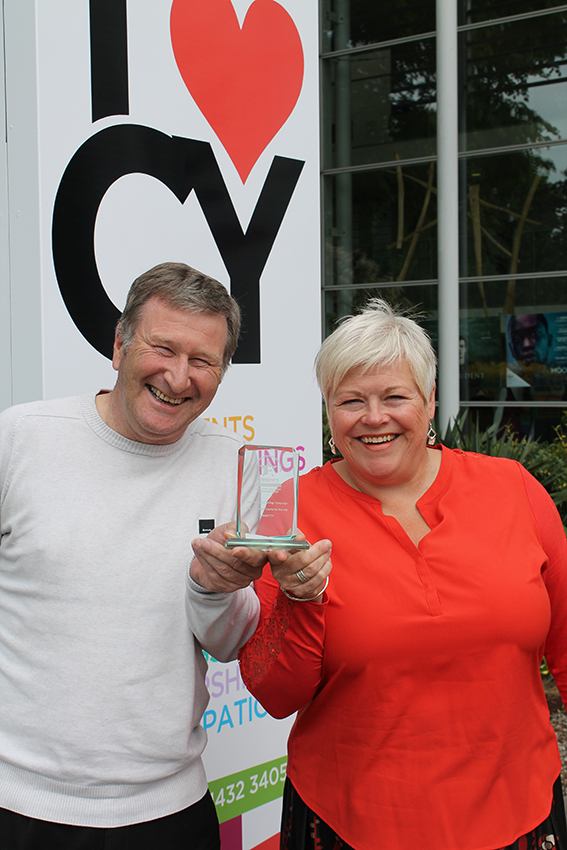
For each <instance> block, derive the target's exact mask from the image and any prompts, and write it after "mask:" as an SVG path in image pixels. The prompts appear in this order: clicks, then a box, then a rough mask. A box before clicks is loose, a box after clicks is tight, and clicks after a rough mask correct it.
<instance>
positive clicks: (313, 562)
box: [268, 532, 333, 602]
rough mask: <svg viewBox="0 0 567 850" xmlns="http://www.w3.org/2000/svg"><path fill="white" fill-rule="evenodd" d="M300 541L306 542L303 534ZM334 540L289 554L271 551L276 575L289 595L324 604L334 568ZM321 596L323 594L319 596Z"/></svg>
mask: <svg viewBox="0 0 567 850" xmlns="http://www.w3.org/2000/svg"><path fill="white" fill-rule="evenodd" d="M297 537H298V539H300V540H305V537H304V535H303V534H301V532H299V533H298V535H297ZM331 548H332V543H331V541H330V540H319V541H318V542H317V543H314V544H313V546H310V547H309V549H302V550H300V551H298V552H289V551H288V552H286V551H283V550H281V549H273V550H272V551H270V552H268V559H269V561H270V566H271V568H272V575H273V576H274V578H275V580H276V581H277V582H278V584H279V586H280V587H281V589H282V590H283V591H285V592H286V593H287V594H289V596H294V597H296V598H297V599H302V600H305V601H308V600H309V599H313V601H314V602H322V600H323V594H322V592H321V591H323V589H324V588H325V583H326V581H327V578H328V576H329V573H330V572H331V569H332V567H333V565H332V563H331ZM319 594H320V595H319Z"/></svg>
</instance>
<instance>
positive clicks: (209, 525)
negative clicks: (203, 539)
mask: <svg viewBox="0 0 567 850" xmlns="http://www.w3.org/2000/svg"><path fill="white" fill-rule="evenodd" d="M214 527H215V521H214V519H200V520H199V534H208V533H209V531H212V530H213V528H214Z"/></svg>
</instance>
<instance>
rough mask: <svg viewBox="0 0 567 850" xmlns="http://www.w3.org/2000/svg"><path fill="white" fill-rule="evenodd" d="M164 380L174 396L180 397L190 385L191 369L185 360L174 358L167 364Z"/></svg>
mask: <svg viewBox="0 0 567 850" xmlns="http://www.w3.org/2000/svg"><path fill="white" fill-rule="evenodd" d="M164 378H165V380H166V381H167V383H168V385H169V386H170V388H171V390H172V392H173V393H175V395H181V393H184V392H186V390H187V389H188V388H189V386H190V385H191V367H190V365H189V363H188V361H187V360H184V359H183V358H181V357H176V358H175V360H172V361H171V362H170V363H169V364H168V368H167V369H166V371H165V373H164Z"/></svg>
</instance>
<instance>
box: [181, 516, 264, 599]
mask: <svg viewBox="0 0 567 850" xmlns="http://www.w3.org/2000/svg"><path fill="white" fill-rule="evenodd" d="M234 530H235V523H234V522H229V523H225V524H224V525H219V527H218V528H215V529H214V530H213V531H211V532H210V534H208V535H207V536H206V537H204V538H203V537H197V538H196V539H195V540H193V543H192V544H191V545H192V547H193V552H194V553H195V557H194V558H193V560H192V561H191V566H190V568H189V572H190V575H191V578H192V579H193V581H196V582H197V584H200V585H201V587H203V588H204V589H205V590H209V591H211V592H214V593H232V592H233V591H235V590H238V589H239V588H241V587H248V585H249V584H250V583H251V582H253V581H255V580H256V579H258V578H260V576H261V575H262V570H263V568H264V567H265V565H266V564H267V563H268V555H267V553H266V552H264V551H263V550H261V549H248V548H247V547H246V546H239V547H238V548H236V549H225V548H224V544H225V542H226V541H227V540H228V538H229V537H234Z"/></svg>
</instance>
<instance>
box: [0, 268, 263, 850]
mask: <svg viewBox="0 0 567 850" xmlns="http://www.w3.org/2000/svg"><path fill="white" fill-rule="evenodd" d="M239 326H240V316H239V310H238V306H237V304H236V302H235V301H234V300H233V299H232V298H231V297H230V296H229V295H228V293H227V291H226V290H225V288H224V287H223V286H222V285H221V284H220V283H218V282H217V281H214V280H212V279H210V278H208V277H205V276H204V275H202V274H200V273H199V272H197V271H195V270H194V269H192V268H190V267H189V266H185V265H183V264H174V263H165V264H162V265H160V266H156V267H155V268H153V269H151V270H150V271H148V272H146V273H145V274H143V275H141V277H139V278H138V279H137V280H136V281H134V283H133V285H132V287H131V290H130V292H129V295H128V299H127V303H126V307H125V310H124V313H123V314H122V317H121V320H120V323H119V325H118V327H117V330H116V338H115V344H114V352H113V366H114V368H115V369H116V370H117V372H118V377H117V380H116V384H115V386H114V389H113V390H111V391H110V392H108V391H101V392H100V393H98V394H97V395H96V396H95V394H94V393H89V394H86V395H84V396H79V397H77V398H69V399H59V400H56V401H44V402H35V403H31V404H26V405H19V406H16V407H13V408H11V409H9V410H7V411H5V412H4V413H3V414H2V415H1V416H0V492H1V502H0V528H1V534H2V537H1V545H0V697H1V698H0V807H3V808H2V810H0V847H2V850H50V848H53V850H72V848H79V847H80V848H81V850H83V848H84V850H90V848H103V847H108V848H110V847H112V848H117V850H118V848H126V847H128V848H136V850H144V848H155V847H163V848H167V850H175V848H181V847H183V848H191V850H205V848H207V850H209V848H211V850H212V849H213V848H218V847H219V836H218V822H217V819H216V814H215V810H214V805H213V803H212V800H211V798H210V795H209V794H208V791H207V783H206V779H205V774H204V770H203V765H202V762H201V753H202V751H203V749H204V746H205V741H206V734H205V732H204V730H203V728H202V726H201V725H200V720H201V717H202V715H203V712H204V709H205V707H206V705H207V700H208V694H207V691H206V687H205V683H204V674H205V670H206V663H205V661H204V658H203V654H202V652H201V647H204V648H205V649H206V650H207V651H209V652H210V653H211V654H212V655H213V656H214V657H216V658H218V659H220V660H229V659H231V658H234V657H236V653H237V651H238V648H239V647H240V646H241V645H242V644H243V643H244V642H245V641H246V640H247V639H248V638H249V637H250V635H251V634H252V633H253V631H254V628H255V625H256V622H257V616H258V603H257V601H256V597H255V595H254V593H253V591H252V590H251V589H249V588H248V585H249V584H250V581H251V580H252V579H254V578H256V577H258V575H259V574H260V572H261V569H262V566H263V564H264V563H265V561H266V556H265V553H262V552H252V551H251V550H249V549H243V548H242V549H235V550H232V551H231V552H228V550H222V549H221V548H220V546H219V542H221V541H223V540H224V539H225V536H226V533H228V532H226V527H225V526H223V525H219V523H222V522H223V521H225V520H227V519H230V518H231V517H232V515H233V513H234V507H235V504H236V492H235V489H236V488H235V478H236V453H237V450H238V448H239V445H240V441H239V439H238V438H237V437H236V435H234V434H230V433H229V432H228V431H226V430H224V429H222V428H219V427H218V426H215V425H213V424H210V423H208V422H207V421H205V420H203V419H200V418H198V417H199V416H200V415H201V414H202V413H203V412H204V411H205V410H206V408H207V407H208V406H209V405H210V403H211V401H212V400H213V398H214V396H215V393H216V391H217V388H218V386H219V384H220V381H221V378H222V376H223V374H224V372H225V371H226V368H227V366H228V364H229V361H230V358H231V357H232V354H233V352H234V350H235V348H236V343H237V340H238V333H239ZM213 525H216V526H217V528H216V529H215V530H214V531H213V532H212V534H211V535H210V538H211V540H212V541H213V542H212V543H211V542H209V541H208V540H202V541H201V543H196V544H195V551H196V552H197V553H198V554H199V555H201V556H202V558H203V559H204V560H205V563H206V560H207V557H208V556H207V552H208V551H209V550H210V549H211V548H212V550H213V552H216V553H217V556H218V552H219V551H220V552H221V555H220V560H219V557H216V558H214V559H213V562H214V565H215V569H214V570H212V569H210V568H209V570H208V571H207V570H206V569H205V570H204V569H203V568H202V566H201V565H200V563H199V561H198V560H197V559H195V561H194V562H193V565H192V566H191V570H192V573H191V575H189V565H190V562H191V557H192V553H191V539H192V538H194V537H196V535H199V534H202V533H203V532H204V531H210V529H211V527H212V526H213ZM225 552H226V555H225V554H224V553H225ZM223 571H224V574H223ZM193 579H196V580H197V581H198V582H199V583H196V581H194V580H193ZM186 583H187V585H188V588H187V594H188V595H187V600H188V601H187V612H186V609H185V593H186ZM225 590H226V591H228V590H230V591H236V592H234V593H230V594H228V593H224V592H222V591H225ZM189 623H191V625H189Z"/></svg>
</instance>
